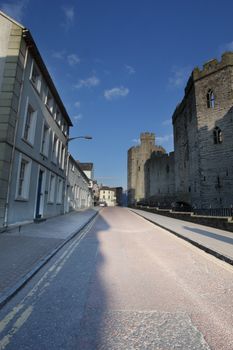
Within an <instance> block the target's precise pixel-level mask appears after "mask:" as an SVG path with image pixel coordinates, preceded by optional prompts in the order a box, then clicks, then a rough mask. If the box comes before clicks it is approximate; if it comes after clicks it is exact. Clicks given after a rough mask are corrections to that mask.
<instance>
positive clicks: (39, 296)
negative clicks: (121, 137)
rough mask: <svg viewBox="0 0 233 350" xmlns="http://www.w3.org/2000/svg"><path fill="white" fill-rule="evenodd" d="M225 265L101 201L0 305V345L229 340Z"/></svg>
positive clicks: (118, 345)
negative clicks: (84, 222) (96, 210)
mask: <svg viewBox="0 0 233 350" xmlns="http://www.w3.org/2000/svg"><path fill="white" fill-rule="evenodd" d="M232 300H233V267H232V266H231V265H228V264H227V263H225V262H222V261H220V260H218V259H216V258H215V257H213V256H211V255H209V254H207V253H205V252H203V251H202V250H200V249H198V248H196V247H194V246H192V245H191V244H189V243H187V242H185V241H184V240H182V239H180V238H178V237H176V236H175V235H173V234H172V233H170V232H168V231H166V230H165V229H163V228H160V227H158V226H156V225H154V224H152V223H150V222H148V221H146V220H145V219H143V218H142V217H140V216H138V215H137V214H135V213H133V212H131V211H130V210H129V209H127V208H120V207H114V208H110V207H106V208H103V209H102V210H101V211H100V214H99V215H98V216H97V217H96V218H95V219H94V221H93V222H91V223H90V224H88V226H87V227H86V228H85V229H84V230H83V231H81V233H80V234H79V235H77V236H76V237H75V238H73V239H72V240H71V241H70V242H69V243H68V244H67V245H65V246H64V247H63V248H62V249H61V250H60V251H59V252H58V253H57V254H56V256H54V257H53V258H52V259H51V260H50V262H49V263H47V264H46V265H45V266H44V267H43V268H42V269H41V270H40V271H39V272H38V273H37V274H36V275H35V276H34V277H33V278H32V279H31V280H30V282H29V283H27V284H26V285H25V287H24V288H22V289H21V291H20V292H18V293H17V294H16V296H15V297H13V298H12V299H11V300H10V301H9V302H8V303H7V304H6V305H5V306H4V307H3V308H2V309H1V311H0V349H1V350H5V349H7V350H15V349H17V350H29V349H30V350H32V349H33V350H44V349H46V350H55V349H56V350H68V349H69V350H73V349H75V350H77V349H80V350H83V349H90V350H92V349H93V350H94V349H104V350H111V349H114V350H115V349H122V350H123V349H127V350H129V349H149V350H151V349H157V350H170V349H182V350H188V349H191V350H193V349H195V350H207V349H213V350H214V349H215V350H232V349H233V330H232V328H233V306H232V305H233V303H232Z"/></svg>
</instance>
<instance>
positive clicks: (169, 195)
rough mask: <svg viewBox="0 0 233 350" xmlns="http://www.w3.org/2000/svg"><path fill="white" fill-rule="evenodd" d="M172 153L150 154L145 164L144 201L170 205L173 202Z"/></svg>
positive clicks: (173, 172)
mask: <svg viewBox="0 0 233 350" xmlns="http://www.w3.org/2000/svg"><path fill="white" fill-rule="evenodd" d="M174 174H175V170H174V153H173V152H172V153H170V154H156V153H152V155H151V157H150V159H148V160H147V161H146V163H145V184H146V187H145V189H146V200H147V201H148V202H153V203H160V204H161V205H162V204H163V205H166V204H170V203H171V202H173V201H174V200H175V176H174Z"/></svg>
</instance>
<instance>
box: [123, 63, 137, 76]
mask: <svg viewBox="0 0 233 350" xmlns="http://www.w3.org/2000/svg"><path fill="white" fill-rule="evenodd" d="M125 68H126V69H127V71H128V73H129V74H135V73H136V71H135V69H134V68H133V67H132V66H128V65H127V64H126V65H125Z"/></svg>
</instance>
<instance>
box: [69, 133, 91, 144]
mask: <svg viewBox="0 0 233 350" xmlns="http://www.w3.org/2000/svg"><path fill="white" fill-rule="evenodd" d="M76 139H86V140H92V136H90V135H85V136H75V137H69V138H68V139H67V144H68V143H69V142H70V141H72V140H76Z"/></svg>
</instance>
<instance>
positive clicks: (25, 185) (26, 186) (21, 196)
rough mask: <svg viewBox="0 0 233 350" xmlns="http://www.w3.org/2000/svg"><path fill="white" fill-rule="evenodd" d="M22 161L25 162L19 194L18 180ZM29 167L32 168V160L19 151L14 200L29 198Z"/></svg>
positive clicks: (26, 199)
mask: <svg viewBox="0 0 233 350" xmlns="http://www.w3.org/2000/svg"><path fill="white" fill-rule="evenodd" d="M22 162H24V163H26V167H25V169H24V179H23V184H22V193H21V194H19V187H20V184H19V182H20V176H21V169H22ZM31 168H32V160H31V159H30V158H28V157H26V156H24V155H22V153H20V155H19V164H18V174H17V184H16V194H15V199H16V200H23V201H28V200H29V190H30V180H31Z"/></svg>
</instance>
